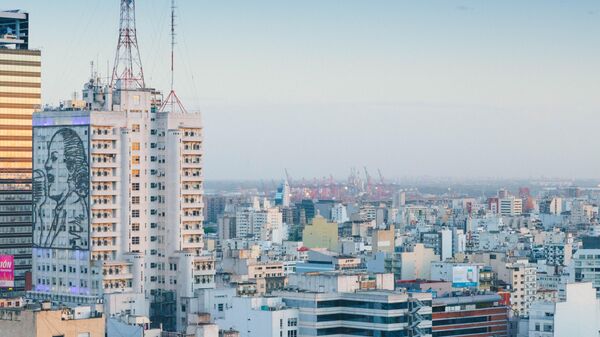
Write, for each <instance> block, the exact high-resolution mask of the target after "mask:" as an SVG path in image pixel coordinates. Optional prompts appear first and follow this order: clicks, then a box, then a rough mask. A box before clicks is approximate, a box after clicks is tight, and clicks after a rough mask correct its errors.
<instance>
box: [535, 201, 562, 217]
mask: <svg viewBox="0 0 600 337" xmlns="http://www.w3.org/2000/svg"><path fill="white" fill-rule="evenodd" d="M540 213H542V214H552V215H560V214H561V213H562V198H558V197H553V198H547V199H544V200H542V201H541V202H540Z"/></svg>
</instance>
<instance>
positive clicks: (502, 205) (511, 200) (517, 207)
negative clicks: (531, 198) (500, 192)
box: [498, 196, 523, 216]
mask: <svg viewBox="0 0 600 337" xmlns="http://www.w3.org/2000/svg"><path fill="white" fill-rule="evenodd" d="M498 207H499V212H498V213H499V214H500V215H502V216H519V215H521V214H522V213H523V200H522V199H520V198H516V197H514V196H507V197H505V198H499V199H498Z"/></svg>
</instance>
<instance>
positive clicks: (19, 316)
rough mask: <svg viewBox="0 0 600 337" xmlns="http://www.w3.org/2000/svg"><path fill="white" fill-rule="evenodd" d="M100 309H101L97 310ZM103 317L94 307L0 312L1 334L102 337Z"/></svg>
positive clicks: (3, 309) (14, 336)
mask: <svg viewBox="0 0 600 337" xmlns="http://www.w3.org/2000/svg"><path fill="white" fill-rule="evenodd" d="M101 307H102V306H101V305H100V308H101ZM104 322H105V321H104V316H103V314H102V311H101V310H97V308H95V307H88V306H82V307H73V308H64V309H52V308H51V307H50V303H42V306H41V308H36V309H29V308H25V307H22V308H0V331H2V336H10V337H57V336H61V337H104V336H105V327H104Z"/></svg>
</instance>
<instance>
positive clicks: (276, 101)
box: [2, 0, 600, 179]
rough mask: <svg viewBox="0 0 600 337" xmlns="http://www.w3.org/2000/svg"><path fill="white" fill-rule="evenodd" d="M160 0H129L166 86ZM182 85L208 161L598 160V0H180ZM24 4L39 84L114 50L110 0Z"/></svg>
mask: <svg viewBox="0 0 600 337" xmlns="http://www.w3.org/2000/svg"><path fill="white" fill-rule="evenodd" d="M169 5H170V0H145V1H144V0H138V2H137V7H138V35H139V42H140V45H141V52H142V62H143V64H144V67H145V75H146V79H147V82H149V84H151V85H153V86H155V87H157V88H162V89H165V90H167V89H168V78H169V75H168V46H169V45H168V42H169V36H168V31H169V27H168V24H169V22H168V15H169ZM178 6H179V8H178V16H179V18H178V24H179V26H178V37H177V40H178V45H177V60H178V62H177V74H176V88H177V90H178V92H179V94H180V96H182V98H183V99H184V101H185V102H186V104H187V105H188V107H189V108H200V109H201V110H202V111H203V113H204V121H205V126H206V133H205V134H206V161H205V163H206V176H207V178H208V179H223V178H235V179H237V178H242V179H248V178H272V177H273V178H279V177H281V176H282V175H283V168H284V167H287V168H288V169H289V170H290V173H291V174H292V175H293V176H295V177H302V176H304V177H313V176H319V177H320V176H329V174H330V173H332V174H334V175H335V176H339V177H345V176H346V175H347V174H348V172H349V168H350V166H356V167H362V166H368V167H370V168H371V169H372V171H373V172H375V171H376V169H377V168H381V169H382V171H383V173H384V174H385V175H386V176H389V177H394V176H395V177H400V176H407V175H408V176H423V175H429V176H454V177H470V176H476V177H508V178H510V177H539V176H561V177H589V178H600V153H599V152H600V151H599V150H600V136H599V132H598V129H599V127H600V111H599V110H600V94H599V92H600V62H599V60H600V58H599V57H600V3H599V2H597V1H551V0H539V1H507V0H502V1H500V0H497V1H483V0H480V1H453V0H440V1H410V2H409V1H392V0H390V1H353V0H340V1H333V0H303V1H260V0H256V1H248V0H239V1H196V0H194V1H192V0H179V1H178ZM2 8H4V9H12V8H22V9H25V10H27V11H29V12H30V13H31V21H32V22H31V26H32V27H31V29H32V32H31V40H32V41H31V45H32V47H37V48H41V49H42V50H43V67H44V69H43V71H44V73H43V76H44V88H43V92H44V100H45V101H46V102H57V101H58V100H60V99H63V98H68V97H69V96H70V95H72V92H73V91H75V90H77V91H79V90H80V88H81V85H82V83H83V82H84V81H85V80H86V78H87V76H88V74H89V68H90V66H89V62H90V61H91V60H94V61H95V60H98V61H99V63H100V68H101V72H102V73H105V72H106V62H107V60H108V61H110V62H111V66H112V60H113V57H114V48H115V42H116V39H117V35H116V34H117V28H118V10H119V6H118V1H117V0H112V1H108V0H84V1H81V0H79V1H75V0H60V1H47V0H4V1H3V2H2Z"/></svg>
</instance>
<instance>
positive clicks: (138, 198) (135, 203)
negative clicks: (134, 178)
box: [131, 196, 140, 205]
mask: <svg viewBox="0 0 600 337" xmlns="http://www.w3.org/2000/svg"><path fill="white" fill-rule="evenodd" d="M131 203H132V204H134V205H137V204H139V203H140V197H138V196H134V197H131Z"/></svg>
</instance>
